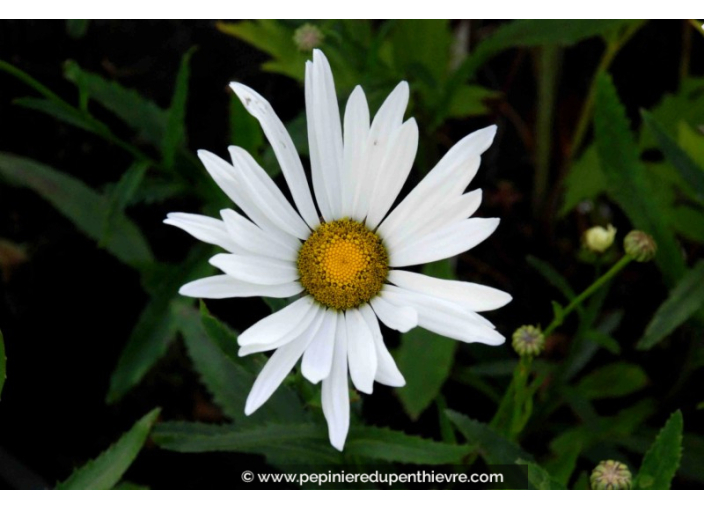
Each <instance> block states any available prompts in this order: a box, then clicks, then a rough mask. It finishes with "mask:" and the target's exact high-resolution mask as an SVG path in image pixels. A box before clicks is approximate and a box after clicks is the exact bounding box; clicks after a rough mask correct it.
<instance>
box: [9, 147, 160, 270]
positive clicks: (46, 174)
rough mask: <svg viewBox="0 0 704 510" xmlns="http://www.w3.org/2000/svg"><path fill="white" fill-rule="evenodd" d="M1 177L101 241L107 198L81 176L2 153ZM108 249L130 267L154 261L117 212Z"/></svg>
mask: <svg viewBox="0 0 704 510" xmlns="http://www.w3.org/2000/svg"><path fill="white" fill-rule="evenodd" d="M0 176H2V177H4V178H5V179H7V180H8V181H9V182H10V183H11V184H13V185H15V186H20V187H24V188H29V189H31V190H33V191H35V192H36V193H38V194H39V195H41V196H42V197H43V198H44V199H45V200H47V201H49V202H50V203H51V204H52V205H53V206H54V207H56V209H57V210H58V211H59V212H60V213H61V214H63V215H64V216H66V217H67V218H68V219H69V220H71V221H72V222H73V224H74V225H75V226H76V227H77V228H78V229H79V230H80V231H82V232H83V233H84V234H86V235H87V236H88V237H90V238H91V239H94V240H95V241H99V240H100V238H101V237H102V233H103V222H104V219H105V217H106V215H107V214H108V210H109V208H110V204H109V201H108V199H107V198H106V197H105V196H103V195H101V194H99V193H98V192H96V191H94V190H92V189H91V188H89V187H88V186H86V185H85V184H83V183H82V182H81V181H79V180H78V179H76V178H74V177H71V176H69V175H67V174H64V173H62V172H59V171H58V170H55V169H53V168H51V167H49V166H46V165H43V164H41V163H38V162H36V161H33V160H31V159H27V158H23V157H19V156H15V155H12V154H7V153H0ZM105 249H106V250H107V251H109V252H110V253H112V254H113V255H114V256H115V257H117V258H118V259H119V260H121V261H122V262H124V263H125V264H129V265H131V266H142V265H145V264H148V263H150V262H151V261H152V253H151V250H150V248H149V245H148V244H147V241H146V240H145V239H144V236H143V235H142V233H141V232H140V231H139V229H138V228H137V226H136V225H135V224H134V223H132V222H131V221H130V220H129V219H128V218H127V217H126V216H125V215H124V214H116V217H115V221H114V229H113V235H112V236H111V238H110V239H109V241H108V242H107V243H106V245H105Z"/></svg>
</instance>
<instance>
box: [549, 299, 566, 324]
mask: <svg viewBox="0 0 704 510" xmlns="http://www.w3.org/2000/svg"><path fill="white" fill-rule="evenodd" d="M550 304H551V305H552V315H553V317H554V320H555V324H556V325H558V326H559V325H560V324H562V321H564V320H565V309H564V308H563V307H562V305H561V304H560V303H558V302H557V301H550Z"/></svg>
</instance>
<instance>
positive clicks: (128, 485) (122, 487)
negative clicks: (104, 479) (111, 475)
mask: <svg viewBox="0 0 704 510" xmlns="http://www.w3.org/2000/svg"><path fill="white" fill-rule="evenodd" d="M112 490H116V491H148V490H149V487H148V486H147V485H141V484H138V483H134V482H128V481H124V480H123V481H122V482H120V483H118V484H117V485H116V486H115V487H113V488H112Z"/></svg>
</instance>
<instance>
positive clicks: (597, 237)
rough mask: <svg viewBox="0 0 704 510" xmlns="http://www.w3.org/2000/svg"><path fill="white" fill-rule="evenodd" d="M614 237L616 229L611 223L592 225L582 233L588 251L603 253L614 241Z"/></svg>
mask: <svg viewBox="0 0 704 510" xmlns="http://www.w3.org/2000/svg"><path fill="white" fill-rule="evenodd" d="M614 237H616V229H615V228H614V226H613V225H609V226H608V227H606V228H604V227H592V228H590V229H589V230H587V231H586V232H585V233H584V245H585V246H586V247H587V249H588V250H590V251H593V252H596V253H603V252H605V251H606V250H607V249H608V248H609V247H610V246H611V245H612V244H613V243H614Z"/></svg>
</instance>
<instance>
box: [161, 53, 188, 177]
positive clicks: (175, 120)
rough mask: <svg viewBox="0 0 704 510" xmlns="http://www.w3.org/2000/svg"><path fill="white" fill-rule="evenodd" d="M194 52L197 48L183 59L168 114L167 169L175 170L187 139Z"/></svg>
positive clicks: (164, 150) (163, 148)
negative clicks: (189, 80) (181, 147)
mask: <svg viewBox="0 0 704 510" xmlns="http://www.w3.org/2000/svg"><path fill="white" fill-rule="evenodd" d="M194 51H195V48H191V49H190V50H188V51H187V52H186V54H185V55H184V56H183V58H182V59H181V65H180V67H179V69H178V75H177V76H176V88H175V89H174V95H173V98H172V99H171V106H170V107H169V109H168V110H167V112H166V128H165V132H164V138H163V140H162V142H161V155H162V158H163V161H164V166H165V167H166V168H173V166H174V160H175V159H176V152H177V151H178V149H179V147H180V146H181V145H182V143H183V141H184V140H185V138H186V100H187V99H188V79H189V77H190V74H191V73H190V62H191V56H192V55H193V52H194Z"/></svg>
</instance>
